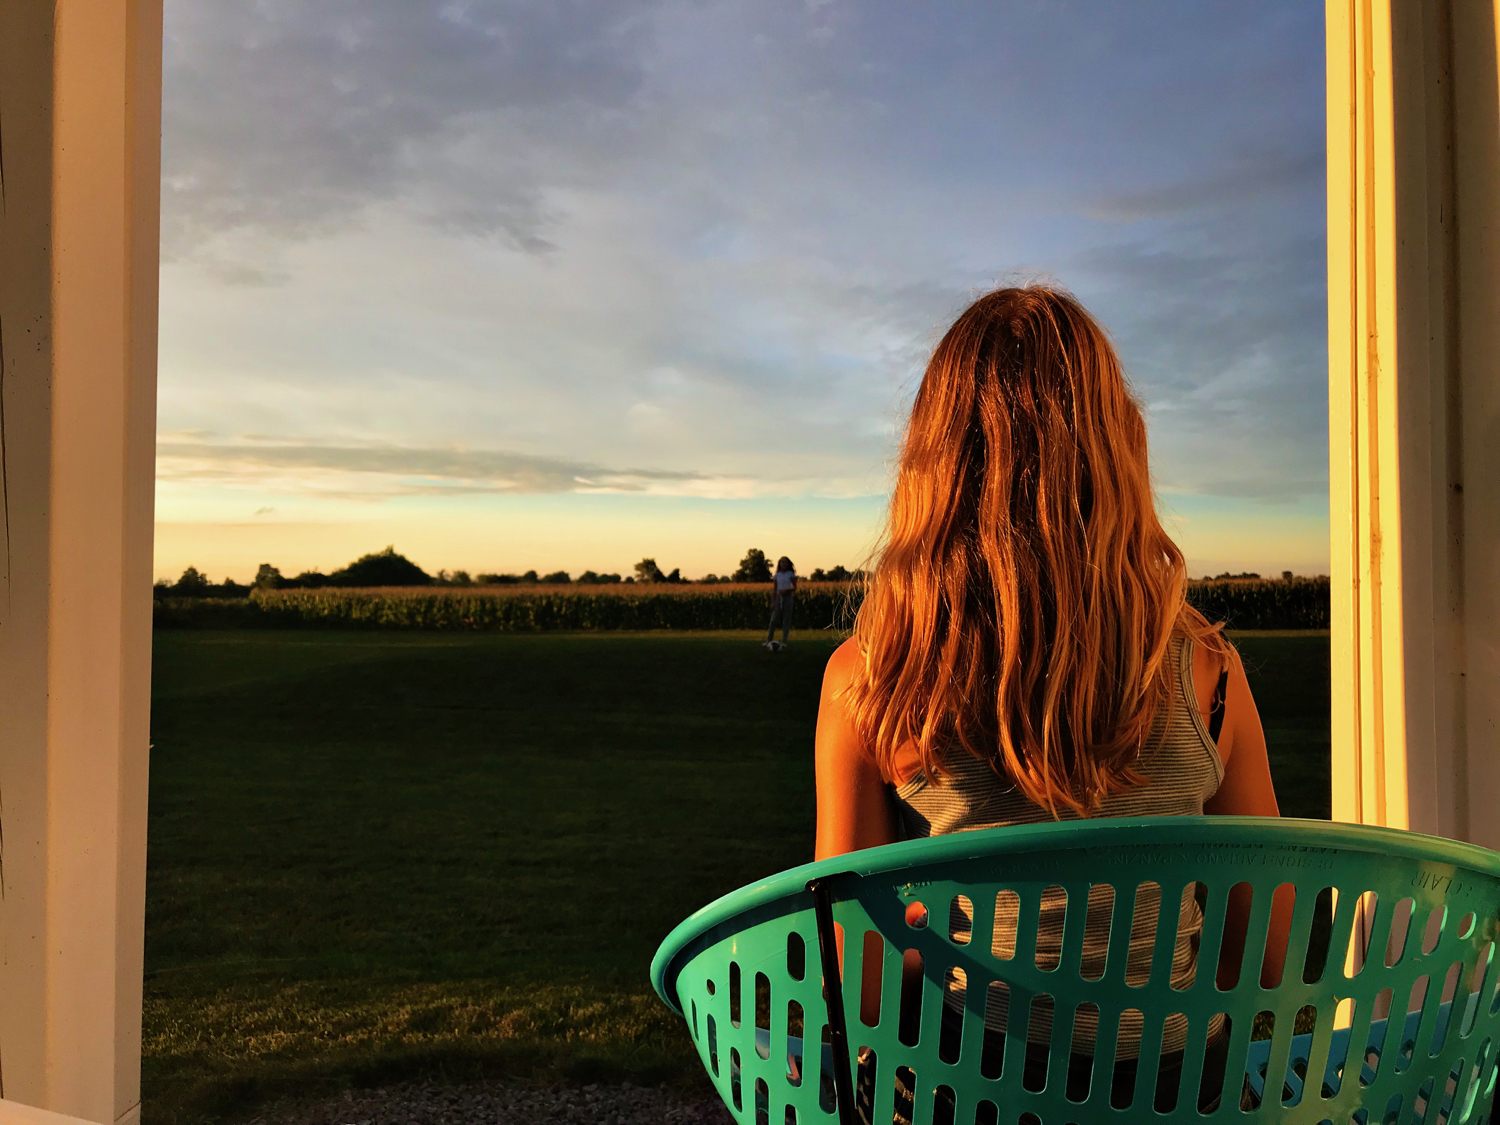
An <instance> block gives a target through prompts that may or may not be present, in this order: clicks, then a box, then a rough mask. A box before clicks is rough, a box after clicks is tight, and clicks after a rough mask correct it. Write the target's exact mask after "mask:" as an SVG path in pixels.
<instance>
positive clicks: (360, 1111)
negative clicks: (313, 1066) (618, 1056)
mask: <svg viewBox="0 0 1500 1125" xmlns="http://www.w3.org/2000/svg"><path fill="white" fill-rule="evenodd" d="M575 1123H576V1125H734V1119H733V1118H732V1117H730V1116H729V1111H728V1110H726V1109H725V1108H724V1106H723V1105H722V1104H721V1103H720V1102H719V1101H718V1100H717V1099H715V1100H713V1101H691V1100H684V1099H683V1098H681V1097H678V1096H676V1095H673V1094H670V1093H668V1092H667V1091H666V1090H665V1089H662V1088H657V1087H643V1086H631V1085H628V1084H626V1085H623V1086H605V1085H592V1086H584V1087H583V1088H581V1089H579V1088H575V1087H566V1086H565V1087H552V1088H527V1087H514V1086H425V1085H410V1086H389V1087H384V1088H381V1089H376V1090H350V1091H346V1092H345V1093H343V1094H341V1095H339V1096H338V1097H333V1098H325V1099H323V1100H322V1101H316V1102H280V1103H277V1104H275V1105H272V1106H269V1107H267V1108H266V1109H264V1110H263V1111H262V1112H261V1113H260V1114H259V1115H258V1116H257V1117H255V1118H254V1119H253V1120H252V1121H251V1122H249V1125H575Z"/></svg>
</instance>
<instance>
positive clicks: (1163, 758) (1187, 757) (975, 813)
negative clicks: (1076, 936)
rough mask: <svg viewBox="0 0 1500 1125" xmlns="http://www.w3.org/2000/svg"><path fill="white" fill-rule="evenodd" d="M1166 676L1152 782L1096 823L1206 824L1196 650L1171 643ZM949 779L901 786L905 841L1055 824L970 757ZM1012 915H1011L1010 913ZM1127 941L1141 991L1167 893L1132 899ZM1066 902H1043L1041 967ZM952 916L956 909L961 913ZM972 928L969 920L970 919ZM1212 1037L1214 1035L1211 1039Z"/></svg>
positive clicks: (1187, 943) (1149, 774) (1210, 750)
mask: <svg viewBox="0 0 1500 1125" xmlns="http://www.w3.org/2000/svg"><path fill="white" fill-rule="evenodd" d="M1167 667H1168V668H1169V669H1172V670H1173V673H1174V674H1173V675H1172V694H1173V698H1172V701H1171V703H1170V705H1169V706H1165V707H1163V708H1162V709H1161V710H1160V711H1159V712H1158V714H1157V716H1156V719H1155V722H1154V724H1153V727H1152V730H1151V734H1150V736H1149V737H1148V738H1147V740H1146V750H1145V752H1144V753H1143V755H1142V757H1141V759H1140V761H1139V762H1138V763H1137V765H1136V768H1137V770H1138V771H1139V772H1140V773H1141V774H1142V775H1143V776H1144V777H1145V778H1146V781H1145V784H1142V785H1137V786H1136V787H1134V788H1132V789H1130V790H1129V791H1127V792H1124V793H1117V794H1115V795H1113V796H1111V797H1108V798H1106V799H1105V801H1104V802H1103V804H1102V805H1101V807H1100V810H1099V812H1098V813H1096V814H1095V815H1096V816H1101V817H1118V816H1201V815H1203V805H1204V802H1205V801H1207V800H1208V799H1209V798H1210V797H1212V796H1213V795H1214V793H1216V792H1217V791H1218V788H1219V783H1220V782H1222V781H1223V780H1224V764H1223V762H1222V761H1221V760H1220V759H1219V750H1218V747H1217V746H1215V745H1214V740H1213V738H1212V737H1211V736H1210V735H1209V733H1208V727H1207V726H1206V725H1205V724H1204V721H1203V715H1202V713H1201V712H1200V711H1199V710H1198V702H1197V691H1196V690H1195V689H1194V686H1193V642H1192V641H1191V640H1189V639H1187V638H1185V637H1173V638H1172V640H1171V643H1170V646H1169V648H1168V652H1167ZM944 765H945V766H946V767H947V769H948V770H949V771H950V776H949V777H947V778H944V779H943V780H942V781H940V782H929V781H928V780H927V779H926V778H924V777H923V776H922V775H920V774H918V775H917V776H916V777H914V778H912V779H910V780H908V781H906V782H903V783H901V784H899V785H897V786H896V788H895V795H896V804H897V809H898V811H899V815H900V822H901V828H902V831H903V833H904V835H905V836H906V837H907V838H909V839H910V838H914V837H921V836H938V835H944V834H947V833H950V832H968V831H972V830H975V829H980V828H997V827H1001V826H1004V825H1012V824H1042V823H1046V822H1049V821H1051V820H1052V814H1051V813H1050V812H1049V811H1048V810H1047V809H1045V808H1043V807H1042V806H1040V805H1037V804H1034V803H1032V802H1031V801H1030V800H1028V799H1027V798H1026V797H1025V796H1023V795H1022V794H1021V793H1020V792H1019V791H1017V790H1016V788H1015V787H1014V786H1012V785H1008V784H1007V783H1006V781H1005V779H1004V778H1003V777H1001V776H1000V775H999V774H997V773H996V772H995V771H994V770H993V769H992V768H991V767H990V765H989V763H987V762H982V761H980V760H979V759H977V758H974V757H971V756H970V755H968V754H959V755H955V756H954V760H952V761H948V762H945V763H944ZM1058 815H1059V817H1060V818H1061V819H1064V820H1073V819H1077V817H1076V815H1075V814H1073V813H1072V812H1071V811H1068V810H1064V809H1059V810H1058ZM1192 890H1193V888H1192V887H1191V886H1189V887H1187V888H1185V889H1184V890H1183V894H1182V902H1181V905H1180V907H1179V912H1178V925H1177V934H1176V939H1177V940H1176V945H1175V948H1174V952H1173V956H1172V984H1173V986H1174V987H1176V988H1185V987H1187V985H1188V984H1189V983H1190V982H1191V981H1192V979H1193V974H1194V972H1195V970H1196V963H1197V952H1196V950H1197V944H1198V942H1197V938H1198V934H1199V932H1200V931H1201V930H1202V928H1203V915H1202V913H1201V911H1200V910H1199V908H1198V904H1197V902H1196V901H1195V900H1194V898H1193V894H1192ZM1112 893H1113V892H1112V891H1111V889H1110V888H1109V887H1108V886H1093V887H1090V888H1089V902H1088V913H1087V916H1086V921H1085V925H1084V937H1083V956H1082V961H1081V965H1080V969H1081V971H1082V974H1083V976H1084V977H1085V978H1088V979H1091V980H1097V979H1099V978H1100V977H1101V976H1102V975H1103V973H1104V962H1105V954H1106V952H1107V949H1108V946H1109V927H1110V914H1111V910H1110V905H1111V904H1110V898H1111V895H1112ZM1121 897H1122V899H1123V900H1124V901H1117V902H1115V903H1114V909H1115V910H1120V909H1127V910H1128V909H1131V907H1132V903H1131V901H1130V894H1129V891H1128V890H1126V889H1124V888H1122V895H1121ZM1007 902H1009V903H1010V904H1011V905H1010V906H1009V909H1008V910H1007V908H1006V903H1007ZM1133 906H1134V915H1133V920H1132V925H1131V934H1130V952H1129V955H1128V956H1127V959H1126V968H1125V975H1126V979H1127V980H1130V981H1139V982H1140V983H1145V980H1146V978H1147V976H1148V975H1149V974H1150V971H1151V957H1152V949H1153V947H1154V945H1155V937H1156V934H1155V930H1156V919H1157V916H1158V914H1159V913H1160V909H1161V888H1160V887H1157V886H1156V885H1155V884H1154V883H1147V884H1144V885H1143V886H1142V887H1141V888H1140V889H1139V890H1138V891H1137V892H1136V894H1135V900H1134V903H1133ZM1065 908H1066V902H1065V900H1064V898H1063V896H1062V894H1061V893H1060V889H1059V890H1058V891H1053V892H1051V893H1050V894H1044V895H1043V896H1042V903H1041V912H1040V915H1039V918H1038V925H1037V942H1036V953H1037V959H1038V963H1041V962H1042V961H1043V959H1044V958H1048V957H1050V958H1051V959H1052V960H1053V961H1054V962H1055V961H1056V959H1057V958H1058V957H1059V956H1060V954H1061V952H1062V939H1063V920H1064V911H1065ZM954 909H955V910H957V909H960V908H959V906H958V904H955V906H954ZM1018 912H1019V905H1018V903H1017V902H1016V899H1015V898H1014V896H1008V895H1002V896H1001V898H1000V901H999V902H998V903H997V912H996V917H995V936H996V940H997V941H1002V942H1003V941H1004V940H1005V935H1006V934H1007V933H1009V934H1012V935H1013V934H1014V933H1015V930H1016V926H1017V924H1018V922H1019V918H1018ZM950 921H951V923H952V924H953V928H954V932H957V931H958V930H961V929H963V928H965V919H963V918H958V917H955V918H953V919H951V920H950ZM970 921H972V919H970ZM947 1000H948V1004H949V1006H954V1005H957V1006H959V1007H960V1008H961V1007H962V1004H963V1000H962V994H961V993H958V994H955V993H954V992H950V994H949V996H948V998H947ZM1004 1007H1005V1005H1004V1004H1003V1003H1002V1004H1001V1005H1000V1007H999V1008H998V1009H996V1010H992V1011H987V1012H986V1013H985V1023H986V1025H987V1026H989V1027H991V1028H992V1029H994V1030H997V1031H1003V1030H1004V1029H1005V1026H1006V1017H1007V1014H1008V1013H1007V1012H1006V1011H1005V1010H1004ZM1134 1019H1135V1024H1134V1026H1131V1024H1129V1023H1125V1024H1122V1025H1121V1027H1120V1032H1119V1041H1118V1047H1117V1051H1118V1057H1120V1058H1131V1057H1134V1056H1135V1055H1136V1054H1137V1053H1138V1052H1139V1049H1140V1040H1141V1026H1140V1016H1139V1014H1136V1015H1135V1017H1134ZM1097 1021H1098V1014H1097V1012H1094V1013H1093V1015H1092V1017H1091V1018H1090V1017H1089V1016H1088V1015H1087V1010H1085V1011H1084V1012H1080V1013H1079V1017H1078V1020H1077V1022H1076V1024H1075V1026H1074V1029H1073V1050H1074V1052H1075V1053H1078V1054H1092V1053H1093V1047H1094V1040H1095V1037H1096V1035H1097V1030H1098V1022H1097ZM1211 1034H1212V1031H1211ZM1051 1036H1052V1024H1051V1013H1050V1012H1046V1011H1037V1012H1033V1013H1032V1016H1031V1019H1030V1021H1029V1026H1028V1028H1027V1036H1026V1037H1027V1039H1028V1041H1030V1042H1032V1043H1047V1042H1050V1040H1051ZM1186 1037H1187V1022H1186V1020H1185V1019H1183V1018H1182V1017H1176V1018H1175V1020H1172V1019H1169V1020H1168V1021H1167V1025H1166V1027H1165V1028H1164V1029H1163V1039H1162V1051H1163V1053H1165V1052H1169V1051H1180V1050H1182V1047H1183V1044H1184V1042H1185V1040H1186Z"/></svg>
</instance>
